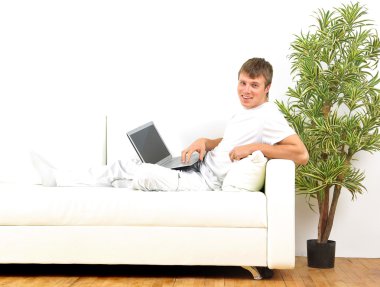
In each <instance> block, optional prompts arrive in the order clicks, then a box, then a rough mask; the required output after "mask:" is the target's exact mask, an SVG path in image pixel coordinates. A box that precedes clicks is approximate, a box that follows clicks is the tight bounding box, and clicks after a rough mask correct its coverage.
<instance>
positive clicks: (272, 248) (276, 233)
mask: <svg viewBox="0 0 380 287" xmlns="http://www.w3.org/2000/svg"><path fill="white" fill-rule="evenodd" d="M265 194H266V197H267V220H268V238H267V240H268V243H267V252H268V255H267V258H268V267H269V268H271V269H272V268H273V269H291V268H294V265H295V166H294V162H293V161H290V160H284V159H272V160H270V161H268V163H267V168H266V177H265Z"/></svg>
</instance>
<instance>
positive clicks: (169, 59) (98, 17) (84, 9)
mask: <svg viewBox="0 0 380 287" xmlns="http://www.w3.org/2000/svg"><path fill="white" fill-rule="evenodd" d="M340 3H341V1H340V0H339V1H338V0H337V1H335V0H334V1H331V0H320V1H301V0H298V1H284V2H279V1H275V0H267V1H253V0H247V1H243V0H234V1H221V0H219V1H216V0H215V1H205V0H195V1H194V0H193V1H178V0H177V1H175V0H161V1H154V0H142V1H105V0H104V1H81V0H74V1H16V0H14V1H10V0H9V1H1V2H0V97H1V102H0V113H1V114H2V115H3V116H4V115H10V114H15V115H18V116H19V118H20V119H21V120H23V121H25V122H27V121H28V118H30V117H33V115H34V114H36V113H38V114H39V115H40V116H43V115H44V114H46V115H49V114H51V113H55V114H61V115H63V116H68V117H70V115H72V114H83V116H84V117H86V115H88V114H104V115H106V114H107V115H114V114H118V115H120V114H125V113H128V114H129V115H130V116H131V117H136V116H137V115H139V116H138V119H139V120H140V121H143V120H145V119H152V120H154V121H155V122H156V124H157V125H158V126H159V127H161V129H162V130H163V131H164V136H165V138H168V141H169V142H168V144H169V146H170V147H171V148H172V150H173V151H174V152H179V151H180V149H181V148H182V147H183V146H184V145H187V144H188V143H189V142H190V141H191V140H192V139H191V138H189V137H188V136H186V134H188V132H189V131H191V133H192V134H193V135H199V136H200V135H205V133H206V132H207V131H208V130H210V129H211V128H212V127H211V126H207V125H204V123H205V122H207V121H208V119H213V120H214V121H217V122H218V123H219V124H218V127H217V128H216V129H213V130H212V132H211V134H212V135H218V134H220V133H221V130H222V128H221V127H222V126H223V123H224V122H225V120H226V119H228V117H229V116H230V115H231V114H232V113H233V111H234V110H235V109H236V107H237V106H238V101H237V98H236V92H235V90H236V82H237V81H236V80H237V71H238V69H239V68H240V66H241V64H242V63H243V62H244V61H245V60H246V59H248V58H250V57H254V56H259V57H265V58H267V60H269V61H270V62H271V63H272V64H273V67H274V71H275V74H274V80H273V85H272V90H271V98H272V99H279V98H281V97H283V96H284V94H285V92H286V90H287V87H288V86H290V85H292V81H291V76H290V75H289V70H290V65H289V60H288V59H287V55H289V53H290V51H289V44H290V42H291V40H292V39H293V36H292V35H293V34H298V33H299V32H300V31H301V29H303V30H306V29H307V28H308V26H309V25H310V24H312V23H313V18H312V16H311V15H312V13H313V11H315V10H316V9H317V8H327V9H329V8H331V7H333V6H338V5H340ZM362 3H366V4H367V7H368V8H369V14H370V17H371V18H372V19H374V20H375V21H376V24H377V26H379V25H380V15H379V13H378V11H379V6H380V4H377V1H375V0H367V1H362ZM169 115H170V116H169ZM136 121H137V120H136ZM126 126H128V123H126ZM0 132H1V131H0ZM19 132H22V131H19ZM357 164H358V166H361V167H363V168H364V169H365V170H366V171H367V179H366V186H367V189H368V192H367V193H366V194H364V195H362V196H359V197H358V199H357V200H356V202H354V203H352V202H351V199H350V196H349V195H348V194H345V195H343V196H342V197H343V198H342V200H341V202H340V205H339V207H338V214H337V218H336V221H335V226H334V230H333V233H332V236H331V239H334V240H337V241H338V243H337V244H338V245H337V255H338V256H361V257H380V245H379V244H378V241H379V239H380V236H379V235H380V234H379V230H380V223H379V221H378V220H377V219H378V218H379V215H380V214H379V208H378V202H379V201H380V193H379V192H378V190H377V189H378V185H377V180H378V179H377V178H376V175H377V171H376V167H377V166H378V165H379V164H380V156H379V154H376V155H375V156H370V155H367V154H363V155H361V156H360V159H359V161H358V163H357ZM375 173H376V174H375ZM296 214H297V222H296V223H297V242H296V244H297V249H296V250H297V254H299V255H304V254H305V244H306V243H305V240H306V239H308V238H314V237H315V236H316V223H315V221H316V215H315V214H313V213H312V212H311V211H310V210H309V209H308V207H307V205H306V204H305V203H304V199H303V198H302V197H298V198H297V210H296ZM363 243H364V244H363Z"/></svg>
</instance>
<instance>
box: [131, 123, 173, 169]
mask: <svg viewBox="0 0 380 287" xmlns="http://www.w3.org/2000/svg"><path fill="white" fill-rule="evenodd" d="M128 136H129V137H130V139H131V141H132V144H133V145H134V147H135V149H136V151H137V153H138V154H139V155H140V157H142V159H143V161H144V162H146V163H157V162H159V161H160V160H162V159H164V158H166V157H167V156H169V155H170V152H169V150H168V149H167V148H166V146H165V144H164V142H163V141H162V139H161V137H160V135H159V134H158V131H157V129H156V127H155V126H154V124H153V123H148V124H147V125H144V126H143V127H141V128H137V129H135V130H133V131H131V132H129V133H128Z"/></svg>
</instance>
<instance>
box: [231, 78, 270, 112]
mask: <svg viewBox="0 0 380 287" xmlns="http://www.w3.org/2000/svg"><path fill="white" fill-rule="evenodd" d="M269 88H270V85H268V86H267V87H265V78H264V76H262V75H260V76H259V77H257V78H254V79H252V78H250V77H249V75H248V74H247V73H244V72H242V73H240V75H239V83H238V88H237V90H238V96H239V99H240V103H241V104H242V105H243V107H245V108H246V109H252V108H256V107H258V106H260V105H261V104H263V103H265V102H267V93H268V92H269Z"/></svg>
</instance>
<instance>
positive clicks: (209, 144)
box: [182, 138, 222, 162]
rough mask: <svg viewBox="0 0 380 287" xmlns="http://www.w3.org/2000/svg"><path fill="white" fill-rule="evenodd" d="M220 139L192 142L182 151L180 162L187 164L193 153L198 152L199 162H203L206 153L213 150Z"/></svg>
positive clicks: (204, 139)
mask: <svg viewBox="0 0 380 287" xmlns="http://www.w3.org/2000/svg"><path fill="white" fill-rule="evenodd" d="M221 140H222V138H218V139H207V138H200V139H197V140H196V141H195V142H193V143H192V144H191V145H190V146H189V147H188V148H186V149H184V150H183V151H182V162H188V161H189V160H190V158H191V155H192V154H193V152H195V151H196V152H198V154H199V160H201V161H203V159H204V157H205V155H206V152H208V151H210V150H212V149H214V148H215V147H216V146H217V145H218V144H219V143H220V142H221Z"/></svg>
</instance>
